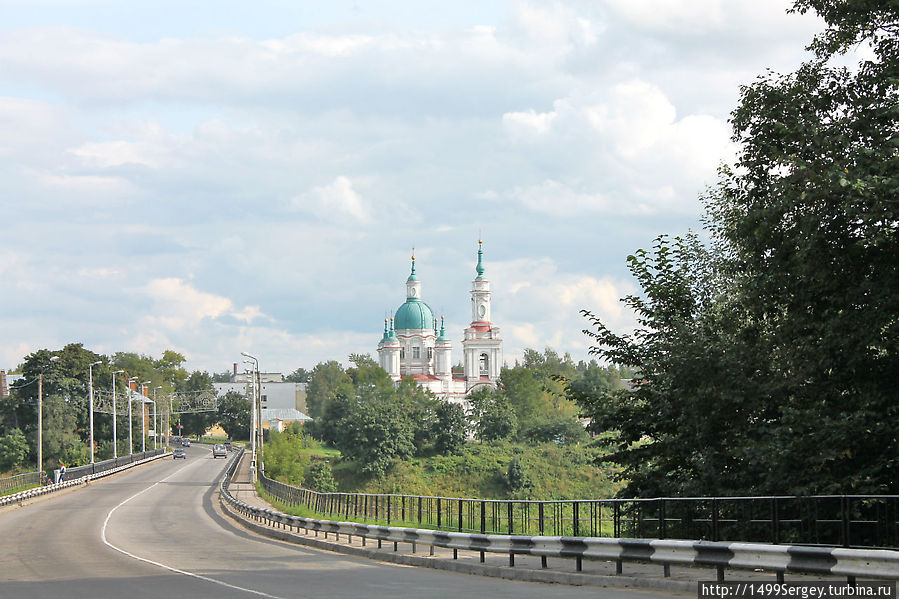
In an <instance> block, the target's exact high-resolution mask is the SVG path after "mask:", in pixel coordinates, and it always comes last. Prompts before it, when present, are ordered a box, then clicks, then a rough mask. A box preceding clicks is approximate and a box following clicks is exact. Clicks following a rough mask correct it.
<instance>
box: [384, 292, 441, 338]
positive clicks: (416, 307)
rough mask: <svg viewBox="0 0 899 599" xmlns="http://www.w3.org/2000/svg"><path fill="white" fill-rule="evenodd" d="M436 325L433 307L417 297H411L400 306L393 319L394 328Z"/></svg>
mask: <svg viewBox="0 0 899 599" xmlns="http://www.w3.org/2000/svg"><path fill="white" fill-rule="evenodd" d="M433 327H434V313H433V312H431V308H430V307H429V306H428V305H427V304H426V303H424V302H423V301H421V300H420V299H418V298H416V297H410V298H408V299H407V300H406V303H405V304H403V305H402V306H400V307H399V309H398V310H397V311H396V316H394V319H393V328H394V329H396V330H398V331H399V330H403V329H430V328H433Z"/></svg>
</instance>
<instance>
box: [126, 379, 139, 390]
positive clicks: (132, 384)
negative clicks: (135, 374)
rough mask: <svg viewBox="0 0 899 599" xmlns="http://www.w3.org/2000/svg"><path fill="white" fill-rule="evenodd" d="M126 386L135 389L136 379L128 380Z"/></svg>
mask: <svg viewBox="0 0 899 599" xmlns="http://www.w3.org/2000/svg"><path fill="white" fill-rule="evenodd" d="M128 388H129V389H131V390H132V391H137V381H128Z"/></svg>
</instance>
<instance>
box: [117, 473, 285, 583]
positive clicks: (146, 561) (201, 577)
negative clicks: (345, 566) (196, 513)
mask: <svg viewBox="0 0 899 599" xmlns="http://www.w3.org/2000/svg"><path fill="white" fill-rule="evenodd" d="M198 463H199V462H192V464H198ZM187 466H188V464H185V465H184V466H182V467H181V468H179V469H178V470H176V471H174V472H172V473H171V474H170V475H168V476H166V477H165V478H164V479H162V480H160V481H157V482H155V483H153V484H152V485H150V486H149V487H147V488H146V489H144V490H142V491H138V492H137V493H135V494H134V495H132V496H131V497H129V498H128V499H126V500H124V501H123V502H122V503H120V504H119V505H117V506H115V507H114V508H112V509H111V510H109V513H108V514H106V520H104V521H103V527H102V528H101V529H100V539H101V540H102V541H103V543H105V544H106V545H107V546H109V547H111V548H112V549H115V550H116V551H118V552H119V553H121V554H123V555H127V556H128V557H130V558H132V559H136V560H137V561H139V562H144V563H146V564H150V565H153V566H157V567H159V568H162V569H164V570H168V571H169V572H174V573H176V574H183V575H184V576H190V577H191V578H196V579H197V580H203V581H206V582H211V583H214V584H218V585H221V586H223V587H227V588H229V589H234V590H236V591H244V592H245V593H250V594H252V595H258V596H260V597H268V598H269V599H284V598H283V597H278V596H277V595H269V594H268V593H263V592H262V591H256V590H254V589H247V588H244V587H239V586H236V585H233V584H229V583H227V582H224V581H221V580H216V579H215V578H209V577H208V576H203V575H202V574H196V573H194V572H188V571H187V570H181V569H180V568H175V567H173V566H168V565H166V564H162V563H159V562H156V561H153V560H151V559H147V558H145V557H140V556H139V555H134V554H133V553H129V552H128V551H125V550H124V549H122V548H121V547H116V546H115V545H113V544H112V543H110V542H109V541H108V540H106V525H107V524H109V519H110V518H111V517H112V514H113V513H114V512H115V511H116V510H117V509H119V508H120V507H122V506H123V505H125V504H126V503H128V502H129V501H131V500H132V499H134V498H135V497H137V496H138V495H143V494H144V493H146V492H147V491H149V490H150V489H152V488H153V487H155V486H156V485H158V484H159V483H164V482H165V481H167V480H168V479H170V478H171V477H173V476H175V475H176V474H178V473H179V472H181V470H183V469H184V468H186V467H187Z"/></svg>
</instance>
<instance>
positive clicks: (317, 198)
mask: <svg viewBox="0 0 899 599" xmlns="http://www.w3.org/2000/svg"><path fill="white" fill-rule="evenodd" d="M291 207H292V208H293V209H294V210H305V211H308V212H312V213H314V214H316V215H318V216H319V217H321V218H323V219H325V220H329V221H336V222H340V221H341V220H342V219H344V218H347V217H349V218H350V219H352V220H354V221H357V222H359V223H368V222H370V221H371V220H372V214H371V208H370V207H369V204H368V202H366V201H365V199H364V198H363V197H362V196H361V195H359V193H358V192H357V191H356V190H355V189H354V188H353V182H352V181H351V180H350V179H349V178H348V177H345V176H343V175H341V176H339V177H336V178H335V179H334V180H333V181H332V182H331V183H329V184H328V185H322V186H320V187H314V188H312V189H311V190H310V191H308V192H306V193H303V194H301V195H299V196H296V197H295V198H294V199H293V200H292V201H291Z"/></svg>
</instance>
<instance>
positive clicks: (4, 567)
mask: <svg viewBox="0 0 899 599" xmlns="http://www.w3.org/2000/svg"><path fill="white" fill-rule="evenodd" d="M187 452H188V459H187V460H177V461H176V460H173V459H162V460H159V461H157V462H153V463H151V464H148V465H145V466H141V467H138V468H136V469H134V470H131V471H127V472H124V473H122V474H118V475H115V476H112V477H109V478H106V479H102V480H100V481H96V482H94V483H92V484H91V485H90V486H88V487H80V488H78V489H77V490H75V491H70V492H63V493H62V494H57V495H50V496H47V498H45V499H41V500H38V501H36V502H34V503H32V504H30V505H26V506H25V507H21V508H18V507H13V508H6V509H3V510H0V543H2V551H0V598H3V599H6V598H10V599H12V598H17V599H18V598H21V597H28V598H29V599H32V598H35V599H36V598H45V597H46V598H48V599H51V598H52V599H57V598H59V597H64V598H65V599H81V598H84V599H88V598H90V599H95V598H97V597H123V598H126V599H143V598H149V597H154V598H166V599H172V598H175V597H190V598H191V599H194V598H205V597H215V598H217V599H231V598H235V599H237V598H239V599H248V598H249V599H251V598H253V597H269V598H278V599H288V598H293V597H299V598H307V597H308V598H312V597H323V598H324V597H327V598H329V599H330V598H334V599H339V598H343V597H390V598H393V597H416V598H437V597H452V596H472V597H475V598H478V599H480V598H483V597H509V598H512V597H514V598H515V599H523V598H529V597H534V598H540V599H552V598H557V597H558V598H568V597H620V598H622V599H660V598H661V597H666V596H670V595H665V594H661V593H652V592H638V591H627V590H617V589H614V590H613V589H602V588H595V587H567V586H561V585H548V584H539V583H524V582H510V581H505V580H500V579H494V578H482V577H478V576H469V575H465V574H456V573H451V572H442V571H437V570H431V569H419V568H415V567H409V566H400V565H394V564H384V563H380V562H376V561H371V560H367V559H363V558H356V557H351V556H344V555H340V554H336V553H331V552H328V551H319V550H315V549H310V548H307V547H303V546H298V545H293V544H288V543H283V542H280V541H275V540H271V539H267V538H264V537H261V536H257V535H255V534H252V533H250V532H247V531H246V530H244V529H242V528H240V527H239V526H238V525H236V524H235V523H234V522H233V521H231V520H230V519H229V518H227V517H223V516H222V515H221V514H220V513H219V512H218V511H217V510H216V509H215V507H214V505H213V501H215V500H217V498H216V493H217V486H216V484H215V483H216V482H217V481H219V480H220V479H221V476H222V474H223V471H224V467H225V464H226V463H227V460H214V459H213V458H212V454H211V452H210V450H209V448H207V447H203V446H194V447H191V448H189V449H187Z"/></svg>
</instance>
